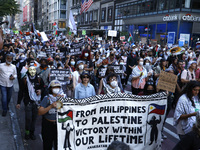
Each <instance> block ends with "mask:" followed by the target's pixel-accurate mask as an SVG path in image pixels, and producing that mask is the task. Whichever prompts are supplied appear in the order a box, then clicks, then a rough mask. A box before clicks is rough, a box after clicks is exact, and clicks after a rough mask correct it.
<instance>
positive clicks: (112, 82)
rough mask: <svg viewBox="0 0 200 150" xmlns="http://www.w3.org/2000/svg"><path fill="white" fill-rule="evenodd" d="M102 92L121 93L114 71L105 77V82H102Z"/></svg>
mask: <svg viewBox="0 0 200 150" xmlns="http://www.w3.org/2000/svg"><path fill="white" fill-rule="evenodd" d="M103 90H104V94H107V93H109V94H114V93H121V90H120V88H119V86H118V82H117V75H116V74H115V73H110V74H109V75H108V77H107V83H104V88H103Z"/></svg>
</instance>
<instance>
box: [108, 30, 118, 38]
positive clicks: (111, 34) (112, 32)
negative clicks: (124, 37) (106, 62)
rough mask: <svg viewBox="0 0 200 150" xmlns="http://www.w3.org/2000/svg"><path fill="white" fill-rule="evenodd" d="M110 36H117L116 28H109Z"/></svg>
mask: <svg viewBox="0 0 200 150" xmlns="http://www.w3.org/2000/svg"><path fill="white" fill-rule="evenodd" d="M108 36H112V37H117V31H115V30H108Z"/></svg>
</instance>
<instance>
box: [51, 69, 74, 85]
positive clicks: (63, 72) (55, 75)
mask: <svg viewBox="0 0 200 150" xmlns="http://www.w3.org/2000/svg"><path fill="white" fill-rule="evenodd" d="M69 77H70V70H69V69H51V70H50V81H52V80H58V81H60V82H61V84H62V85H64V84H70V80H69Z"/></svg>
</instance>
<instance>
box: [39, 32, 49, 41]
mask: <svg viewBox="0 0 200 150" xmlns="http://www.w3.org/2000/svg"><path fill="white" fill-rule="evenodd" d="M40 35H41V37H42V41H44V42H46V41H48V40H49V39H48V37H47V35H46V33H45V32H40Z"/></svg>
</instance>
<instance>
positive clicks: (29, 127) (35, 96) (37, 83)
mask: <svg viewBox="0 0 200 150" xmlns="http://www.w3.org/2000/svg"><path fill="white" fill-rule="evenodd" d="M43 90H44V82H43V80H42V79H41V78H39V77H37V74H36V68H35V67H34V66H30V67H29V68H28V73H27V75H26V76H25V77H24V78H23V79H22V80H21V89H20V91H19V93H18V94H19V96H18V100H17V105H16V108H17V109H20V107H21V105H20V104H21V101H22V99H23V100H24V105H25V139H26V140H29V138H31V139H32V140H35V139H36V137H35V135H34V131H35V123H36V118H37V113H38V109H37V108H38V105H39V103H40V101H41V93H42V92H43Z"/></svg>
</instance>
